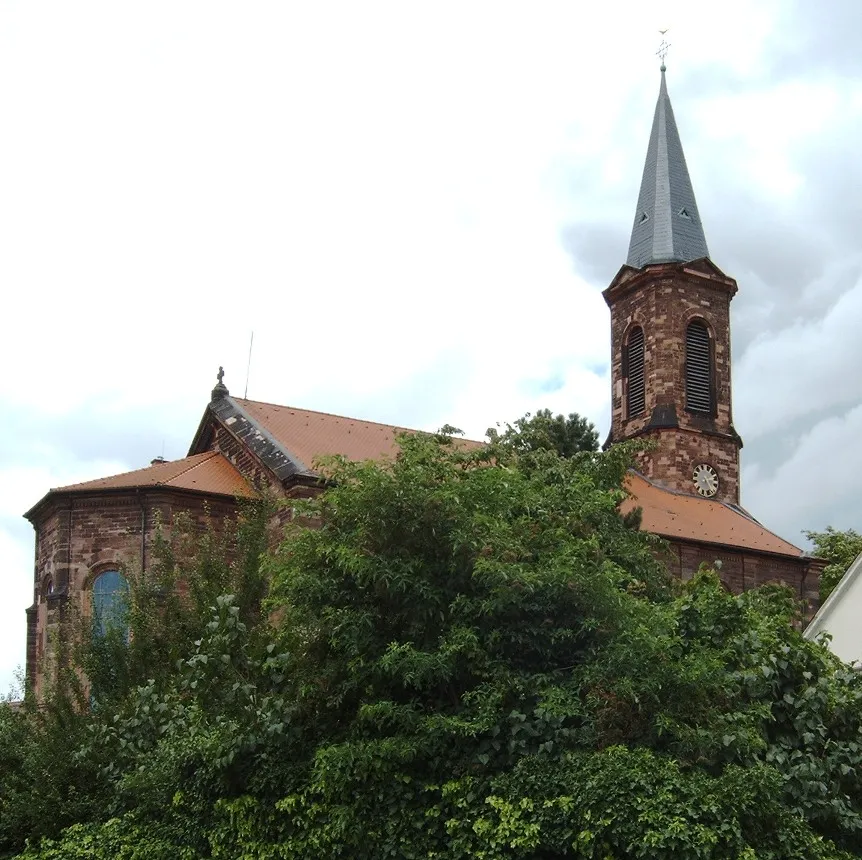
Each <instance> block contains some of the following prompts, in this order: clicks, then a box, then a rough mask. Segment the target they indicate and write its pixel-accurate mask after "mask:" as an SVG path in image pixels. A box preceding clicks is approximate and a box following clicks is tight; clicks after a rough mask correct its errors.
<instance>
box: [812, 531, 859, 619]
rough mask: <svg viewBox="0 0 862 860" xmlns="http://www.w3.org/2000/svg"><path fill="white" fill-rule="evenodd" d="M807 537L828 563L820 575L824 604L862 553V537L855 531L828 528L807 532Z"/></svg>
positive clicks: (815, 552)
mask: <svg viewBox="0 0 862 860" xmlns="http://www.w3.org/2000/svg"><path fill="white" fill-rule="evenodd" d="M805 537H807V538H808V540H810V541H811V542H812V543H813V544H814V554H815V555H816V556H818V557H819V558H823V559H826V561H827V562H828V564H827V565H826V567H825V568H824V569H823V573H822V574H821V575H820V601H821V602H823V601H824V600H826V598H827V597H829V595H830V594H831V593H832V590H833V589H834V588H835V586H836V585H838V583H839V582H840V580H841V577H842V576H844V574H845V573H846V572H847V568H849V567H850V565H851V564H853V562H854V561H855V559H856V557H857V556H858V555H859V553H862V535H860V534H859V532H857V531H855V530H854V529H847V530H846V531H838V530H837V529H834V528H832V526H827V527H826V530H825V531H822V532H811V531H807V532H805Z"/></svg>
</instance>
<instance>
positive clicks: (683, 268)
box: [604, 64, 742, 504]
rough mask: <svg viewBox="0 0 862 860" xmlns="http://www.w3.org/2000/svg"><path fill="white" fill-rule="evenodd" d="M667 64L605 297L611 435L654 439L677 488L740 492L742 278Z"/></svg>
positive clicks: (650, 461)
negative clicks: (677, 108)
mask: <svg viewBox="0 0 862 860" xmlns="http://www.w3.org/2000/svg"><path fill="white" fill-rule="evenodd" d="M708 256H709V251H708V250H707V247H706V237H705V236H704V234H703V227H702V225H701V223H700V214H699V213H698V211H697V204H696V203H695V200H694V191H693V189H692V186H691V179H690V178H689V175H688V168H687V167H686V164H685V156H684V155H683V154H682V144H681V143H680V140H679V132H678V131H677V128H676V120H675V119H674V116H673V109H672V108H671V106H670V98H669V97H668V94H667V83H666V82H665V70H664V64H662V70H661V88H660V90H659V95H658V104H657V105H656V109H655V118H654V119H653V124H652V133H651V135H650V141H649V147H648V150H647V159H646V164H645V166H644V173H643V181H642V182H641V189H640V194H639V196H638V206H637V210H636V215H635V223H634V228H633V229H632V239H631V245H630V247H629V254H628V259H627V261H626V262H627V264H626V265H624V266H623V267H622V268H621V269H620V271H619V272H618V273H617V276H616V277H615V278H614V280H613V282H612V283H611V285H610V286H609V287H608V288H607V289H606V290H605V292H604V297H605V301H606V302H607V303H608V307H609V308H610V311H611V356H612V362H611V384H612V391H613V397H612V401H611V402H612V406H611V432H610V435H609V437H608V444H610V443H612V442H620V441H622V440H624V439H636V438H641V439H646V440H649V441H650V442H651V443H652V445H651V447H650V448H649V449H648V450H647V451H645V452H643V453H642V454H641V455H640V456H639V458H638V468H639V469H640V470H641V471H642V472H643V474H644V475H645V476H646V477H647V478H649V479H650V480H652V481H655V482H656V483H658V484H661V485H663V486H665V487H667V488H668V489H671V490H675V491H677V492H682V493H689V494H696V495H700V496H705V497H707V498H712V499H715V500H717V501H721V502H728V503H731V504H738V503H739V449H740V448H741V447H742V440H741V439H740V438H739V435H738V434H737V432H736V430H735V429H734V426H733V414H732V407H731V392H730V384H731V367H730V300H731V299H732V298H733V296H734V294H735V293H736V281H734V280H733V278H730V277H728V276H727V275H725V274H724V272H722V271H721V270H720V269H719V268H718V267H717V266H716V265H715V264H714V263H712V261H711V260H709V259H708Z"/></svg>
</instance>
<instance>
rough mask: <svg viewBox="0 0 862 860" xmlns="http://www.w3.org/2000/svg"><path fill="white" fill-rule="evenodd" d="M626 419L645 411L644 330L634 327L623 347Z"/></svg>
mask: <svg viewBox="0 0 862 860" xmlns="http://www.w3.org/2000/svg"><path fill="white" fill-rule="evenodd" d="M625 376H626V418H634V416H636V415H640V414H641V413H642V412H644V411H645V410H646V376H645V374H644V330H643V329H642V328H641V327H640V326H636V327H635V328H633V329H632V330H631V331H630V332H629V337H628V342H627V343H626V347H625Z"/></svg>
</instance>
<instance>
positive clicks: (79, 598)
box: [27, 489, 237, 697]
mask: <svg viewBox="0 0 862 860" xmlns="http://www.w3.org/2000/svg"><path fill="white" fill-rule="evenodd" d="M179 511H185V512H187V513H188V515H189V516H190V517H191V520H192V523H193V524H196V525H197V526H198V527H200V528H201V529H203V528H204V527H205V526H206V525H207V524H208V523H210V522H212V523H213V524H215V525H216V527H218V526H219V525H220V524H224V523H225V522H226V521H227V519H228V518H234V517H235V516H236V511H237V507H236V504H235V503H234V502H233V501H231V500H229V499H223V498H220V497H207V496H204V495H198V494H191V493H182V492H171V491H165V490H163V489H159V490H154V491H140V492H135V491H134V490H131V491H123V492H111V493H106V492H103V493H92V494H87V495H82V496H76V495H66V496H61V497H59V498H57V499H54V500H53V501H52V503H51V504H50V506H49V507H47V508H45V509H44V510H43V511H41V512H40V513H39V518H38V520H37V521H36V522H35V523H34V525H35V527H36V563H35V571H34V600H33V607H31V609H30V610H29V611H28V641H27V683H28V688H29V689H31V690H33V691H34V692H35V694H36V696H37V697H39V696H41V694H42V693H43V691H44V687H45V684H46V682H47V679H48V677H49V675H50V666H49V661H50V660H52V659H54V655H55V653H56V654H57V655H58V656H59V659H64V655H63V651H62V649H61V650H60V651H56V649H55V647H54V643H52V640H53V639H54V638H56V639H57V640H58V642H60V643H65V642H67V641H68V639H69V636H71V633H72V631H71V627H70V625H73V624H74V623H75V621H76V619H77V618H79V617H80V616H81V614H86V613H88V612H89V607H90V602H89V594H90V590H91V587H92V582H93V579H94V578H95V577H96V576H98V575H99V574H100V573H103V572H104V571H106V570H120V571H140V570H142V569H143V570H146V569H148V567H149V565H151V564H152V563H153V555H152V553H153V545H154V541H155V539H156V534H157V530H158V529H159V528H160V527H161V528H162V529H163V530H166V531H167V533H168V534H169V533H170V528H171V526H172V523H173V521H174V517H175V516H176V514H177V513H178V512H179Z"/></svg>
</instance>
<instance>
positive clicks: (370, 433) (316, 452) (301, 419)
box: [233, 398, 482, 470]
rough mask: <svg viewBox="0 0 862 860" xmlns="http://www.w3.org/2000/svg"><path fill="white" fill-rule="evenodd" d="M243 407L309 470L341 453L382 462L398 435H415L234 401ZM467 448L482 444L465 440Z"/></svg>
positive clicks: (352, 420) (304, 411) (305, 411)
mask: <svg viewBox="0 0 862 860" xmlns="http://www.w3.org/2000/svg"><path fill="white" fill-rule="evenodd" d="M233 399H234V400H235V401H236V403H237V404H238V405H239V406H240V408H241V409H242V410H243V411H244V412H245V413H246V414H247V415H248V416H249V417H250V418H252V419H253V420H254V421H256V422H257V423H258V424H259V425H260V426H261V427H263V428H264V429H265V430H266V431H267V432H268V433H269V434H270V435H271V436H272V437H273V438H274V439H275V441H276V442H278V444H279V445H281V446H282V447H283V448H285V449H286V450H287V451H288V452H290V454H291V455H292V456H293V457H294V458H295V459H297V460H299V461H300V462H301V464H302V466H303V467H304V468H305V469H306V470H312V469H313V464H314V461H315V460H316V459H317V458H318V457H322V456H327V455H332V454H340V455H342V456H344V457H347V459H348V460H380V459H383V458H384V457H394V456H395V454H396V453H397V451H398V445H397V442H396V439H395V435H396V434H397V433H415V432H417V431H415V430H410V429H408V428H406V427H396V426H393V425H391V424H378V423H377V422H376V421H361V420H359V419H357V418H345V417H343V416H341V415H332V414H330V413H328V412H313V411H312V410H309V409H296V408H294V407H293V406H278V405H276V404H274V403H261V402H259V401H257V400H242V399H240V398H233ZM464 444H465V445H466V446H468V447H473V446H478V445H481V444H482V443H481V442H474V441H472V440H464Z"/></svg>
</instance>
